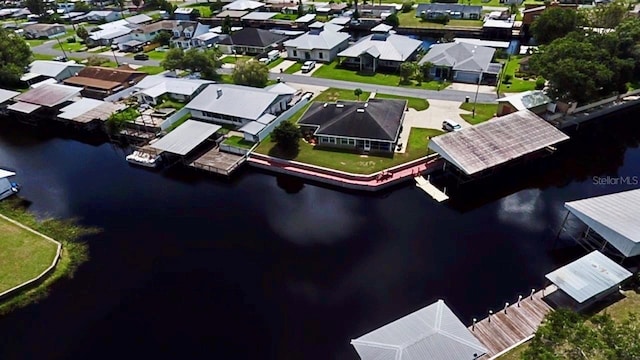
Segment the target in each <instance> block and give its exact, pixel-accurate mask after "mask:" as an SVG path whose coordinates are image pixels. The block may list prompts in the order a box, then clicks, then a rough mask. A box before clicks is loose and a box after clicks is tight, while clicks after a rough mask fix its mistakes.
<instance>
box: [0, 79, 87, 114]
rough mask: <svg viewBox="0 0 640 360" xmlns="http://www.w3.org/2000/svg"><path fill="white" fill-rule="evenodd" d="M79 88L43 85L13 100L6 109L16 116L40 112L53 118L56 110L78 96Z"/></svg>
mask: <svg viewBox="0 0 640 360" xmlns="http://www.w3.org/2000/svg"><path fill="white" fill-rule="evenodd" d="M80 90H82V89H80V88H78V87H75V86H67V85H61V84H45V85H42V86H38V87H37V88H34V89H31V90H29V91H26V92H24V93H22V94H20V95H18V96H16V97H14V98H13V101H14V103H13V104H11V105H9V106H8V107H7V109H9V110H11V111H13V112H15V113H16V114H33V113H34V112H36V111H41V112H43V113H45V114H46V115H52V116H55V114H57V112H58V111H57V110H58V109H59V108H61V107H63V106H65V105H66V104H68V103H69V102H70V101H71V99H73V98H74V97H77V96H78V95H79V94H80Z"/></svg>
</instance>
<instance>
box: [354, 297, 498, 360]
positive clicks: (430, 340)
mask: <svg viewBox="0 0 640 360" xmlns="http://www.w3.org/2000/svg"><path fill="white" fill-rule="evenodd" d="M351 344H352V345H353V346H354V347H355V348H356V351H357V352H358V354H359V355H360V358H361V359H362V360H374V359H395V360H424V359H430V360H449V359H477V358H479V357H480V356H482V355H483V354H485V353H486V352H487V349H485V348H484V347H483V346H482V344H481V343H480V341H478V339H476V338H475V336H473V334H471V332H470V331H469V330H468V329H467V327H466V326H465V325H464V324H463V323H462V322H461V321H460V320H459V319H458V317H457V316H456V315H455V314H454V313H453V311H451V309H449V307H447V305H446V304H445V303H444V301H442V300H438V301H437V302H435V303H433V304H431V305H429V306H427V307H424V308H422V309H420V310H418V311H416V312H414V313H411V314H409V315H407V316H405V317H403V318H401V319H398V320H396V321H394V322H392V323H390V324H387V325H385V326H383V327H381V328H379V329H376V330H374V331H372V332H370V333H368V334H366V335H363V336H361V337H359V338H357V339H355V340H351Z"/></svg>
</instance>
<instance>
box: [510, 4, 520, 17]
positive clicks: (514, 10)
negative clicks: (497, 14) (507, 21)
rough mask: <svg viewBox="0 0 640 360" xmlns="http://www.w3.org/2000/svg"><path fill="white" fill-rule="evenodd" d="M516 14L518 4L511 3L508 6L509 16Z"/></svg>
mask: <svg viewBox="0 0 640 360" xmlns="http://www.w3.org/2000/svg"><path fill="white" fill-rule="evenodd" d="M517 13H518V4H516V3H511V4H509V14H511V15H516V14H517Z"/></svg>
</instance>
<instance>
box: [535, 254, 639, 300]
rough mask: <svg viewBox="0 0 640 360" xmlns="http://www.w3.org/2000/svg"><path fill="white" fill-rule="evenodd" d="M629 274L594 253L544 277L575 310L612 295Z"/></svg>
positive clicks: (606, 258)
mask: <svg viewBox="0 0 640 360" xmlns="http://www.w3.org/2000/svg"><path fill="white" fill-rule="evenodd" d="M631 275H632V274H631V272H629V271H627V269H625V268H623V267H622V266H620V265H618V264H616V263H615V262H613V260H611V259H609V258H608V257H606V256H605V255H603V254H602V253H601V252H599V251H597V250H596V251H593V252H591V253H590V254H587V255H585V256H583V257H581V258H580V259H578V260H576V261H574V262H572V263H569V264H567V265H565V266H563V267H561V268H559V269H557V270H555V271H552V272H550V273H548V274H547V275H545V277H546V278H547V279H548V280H549V281H551V282H552V283H554V284H555V285H556V286H557V287H558V288H559V289H560V290H562V291H563V292H564V293H565V294H567V295H569V296H570V297H571V298H572V299H573V300H575V302H576V303H577V305H576V308H577V309H582V308H585V307H587V306H589V305H592V304H593V303H594V302H596V301H598V300H601V299H603V298H605V297H607V296H609V295H611V294H612V293H614V292H615V291H616V290H617V289H618V285H620V283H621V282H623V281H625V280H626V279H628V278H630V277H631Z"/></svg>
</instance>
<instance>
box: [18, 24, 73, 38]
mask: <svg viewBox="0 0 640 360" xmlns="http://www.w3.org/2000/svg"><path fill="white" fill-rule="evenodd" d="M66 32H67V29H65V27H64V25H61V24H32V25H27V26H25V27H24V34H25V36H26V37H27V38H28V39H41V38H49V39H50V38H53V37H56V36H60V35H64V34H65V33H66Z"/></svg>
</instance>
